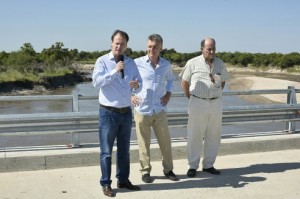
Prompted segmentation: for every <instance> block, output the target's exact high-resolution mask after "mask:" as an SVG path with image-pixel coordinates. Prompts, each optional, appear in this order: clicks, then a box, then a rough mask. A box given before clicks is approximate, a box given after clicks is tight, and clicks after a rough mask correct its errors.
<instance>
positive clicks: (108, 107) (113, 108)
mask: <svg viewBox="0 0 300 199" xmlns="http://www.w3.org/2000/svg"><path fill="white" fill-rule="evenodd" d="M100 107H101V108H104V109H106V110H109V111H112V112H116V113H127V112H128V111H130V109H131V107H130V106H127V107H124V108H116V107H112V106H105V105H103V104H100Z"/></svg>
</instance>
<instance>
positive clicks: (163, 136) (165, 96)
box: [131, 34, 178, 183]
mask: <svg viewBox="0 0 300 199" xmlns="http://www.w3.org/2000/svg"><path fill="white" fill-rule="evenodd" d="M162 45H163V39H162V37H161V36H160V35H158V34H152V35H150V36H149V37H148V41H147V55H146V56H143V57H140V58H137V59H135V60H134V61H135V63H136V65H137V67H138V70H139V72H140V74H141V77H142V80H143V87H142V90H141V91H140V92H137V93H136V95H135V96H133V97H132V98H131V101H132V103H133V104H134V106H135V110H134V119H135V124H136V132H137V138H138V144H139V157H140V165H141V169H140V171H141V173H142V180H143V181H144V182H145V183H151V182H152V179H151V177H150V172H151V164H150V142H151V127H152V128H153V130H154V133H155V135H156V138H157V141H158V144H159V146H160V150H161V154H162V164H163V173H164V175H165V176H166V177H167V178H169V179H170V180H173V181H176V180H178V178H177V177H176V175H175V174H174V173H173V159H172V148H171V139H170V133H169V129H168V119H167V107H166V105H167V104H168V102H169V100H170V97H171V92H172V89H173V73H172V66H171V64H170V62H169V61H167V60H166V59H164V58H162V57H160V52H161V50H162Z"/></svg>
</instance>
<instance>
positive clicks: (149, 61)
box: [145, 55, 161, 65]
mask: <svg viewBox="0 0 300 199" xmlns="http://www.w3.org/2000/svg"><path fill="white" fill-rule="evenodd" d="M145 59H146V62H147V63H151V60H150V58H149V57H148V55H145ZM160 61H161V58H160V56H159V57H158V63H157V64H158V65H159V63H160Z"/></svg>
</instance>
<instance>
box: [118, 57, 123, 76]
mask: <svg viewBox="0 0 300 199" xmlns="http://www.w3.org/2000/svg"><path fill="white" fill-rule="evenodd" d="M119 61H124V55H120V56H119ZM120 73H121V78H122V79H124V69H122V70H120Z"/></svg>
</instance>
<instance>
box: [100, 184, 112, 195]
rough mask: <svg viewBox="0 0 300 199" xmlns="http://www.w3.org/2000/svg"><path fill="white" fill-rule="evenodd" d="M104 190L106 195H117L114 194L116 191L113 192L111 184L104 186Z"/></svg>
mask: <svg viewBox="0 0 300 199" xmlns="http://www.w3.org/2000/svg"><path fill="white" fill-rule="evenodd" d="M102 191H103V193H104V195H106V196H108V197H114V196H115V194H114V192H113V190H112V188H111V186H110V185H104V186H102Z"/></svg>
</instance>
